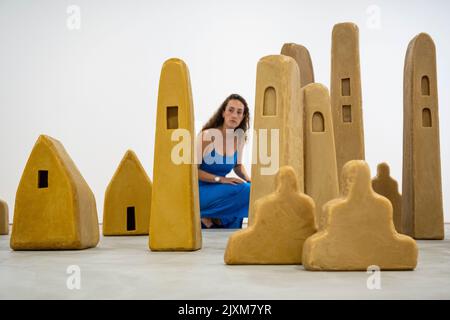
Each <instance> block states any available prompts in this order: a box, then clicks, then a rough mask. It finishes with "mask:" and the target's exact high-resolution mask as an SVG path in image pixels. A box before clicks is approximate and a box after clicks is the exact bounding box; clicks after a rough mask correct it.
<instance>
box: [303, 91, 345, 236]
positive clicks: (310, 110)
mask: <svg viewBox="0 0 450 320" xmlns="http://www.w3.org/2000/svg"><path fill="white" fill-rule="evenodd" d="M302 95H303V97H302V98H303V108H304V110H305V111H304V135H303V138H304V141H303V143H304V153H305V156H304V163H305V168H304V170H305V172H304V174H305V193H306V194H307V195H309V196H310V197H312V198H313V199H314V202H315V204H316V212H315V220H316V226H317V228H318V229H319V230H320V229H322V227H323V225H324V223H325V215H324V214H323V211H322V207H323V205H324V204H325V203H327V202H328V201H329V200H332V199H334V198H337V197H338V196H339V183H338V176H337V165H336V153H335V147H334V134H333V121H332V119H331V110H330V96H329V94H328V89H327V88H326V87H325V86H324V85H322V84H320V83H311V84H308V85H307V86H306V87H304V88H303V89H302Z"/></svg>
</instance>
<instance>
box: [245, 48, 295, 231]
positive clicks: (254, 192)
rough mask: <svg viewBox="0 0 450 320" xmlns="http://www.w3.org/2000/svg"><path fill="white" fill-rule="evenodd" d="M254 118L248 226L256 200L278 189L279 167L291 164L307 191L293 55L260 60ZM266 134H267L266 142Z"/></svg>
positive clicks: (267, 57)
mask: <svg viewBox="0 0 450 320" xmlns="http://www.w3.org/2000/svg"><path fill="white" fill-rule="evenodd" d="M254 119H255V120H254V130H255V134H256V137H254V138H257V139H255V142H254V143H253V144H254V145H253V157H254V158H253V159H252V187H251V191H250V206H249V225H251V224H252V223H253V220H254V219H253V212H254V208H253V207H254V203H255V201H256V200H258V199H259V198H261V197H263V196H266V195H268V194H270V193H272V192H274V191H275V188H276V185H275V176H276V174H277V172H278V168H279V167H281V166H285V165H289V166H291V167H292V168H293V169H294V171H295V172H296V174H297V177H298V182H299V190H300V191H301V192H303V190H304V188H303V179H304V178H303V121H302V119H303V107H302V101H301V99H300V74H299V69H298V65H297V62H295V60H294V59H293V58H291V57H288V56H285V55H272V56H266V57H264V58H262V59H261V60H259V62H258V67H257V75H256V97H255V113H254ZM264 133H265V134H264ZM273 134H275V135H273ZM263 137H267V144H266V143H265V142H266V141H264V139H262V138H263ZM272 140H274V141H272ZM267 153H272V154H270V158H271V159H269V160H270V163H265V162H268V161H264V160H265V159H263V158H262V157H263V156H265V155H267ZM274 153H275V154H274ZM255 157H256V159H255Z"/></svg>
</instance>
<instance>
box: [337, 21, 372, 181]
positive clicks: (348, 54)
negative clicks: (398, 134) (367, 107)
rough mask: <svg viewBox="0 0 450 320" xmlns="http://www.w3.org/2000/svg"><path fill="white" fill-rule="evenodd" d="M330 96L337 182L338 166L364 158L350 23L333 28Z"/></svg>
mask: <svg viewBox="0 0 450 320" xmlns="http://www.w3.org/2000/svg"><path fill="white" fill-rule="evenodd" d="M330 93H331V113H332V115H333V126H334V142H335V144H336V161H337V168H338V178H339V179H341V171H342V167H343V166H344V165H345V164H346V163H347V162H348V161H350V160H364V158H365V157H364V129H363V117H362V97H361V72H360V65H359V31H358V27H357V26H356V25H355V24H353V23H340V24H336V25H335V26H334V28H333V34H332V48H331V86H330ZM341 183H342V182H341Z"/></svg>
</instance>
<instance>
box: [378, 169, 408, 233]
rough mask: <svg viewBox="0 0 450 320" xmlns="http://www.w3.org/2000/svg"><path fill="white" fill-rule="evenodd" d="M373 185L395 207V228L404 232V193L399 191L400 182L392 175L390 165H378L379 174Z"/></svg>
mask: <svg viewBox="0 0 450 320" xmlns="http://www.w3.org/2000/svg"><path fill="white" fill-rule="evenodd" d="M372 187H373V190H375V192H376V193H378V194H380V195H382V196H384V197H386V198H388V199H389V201H390V202H391V204H392V207H393V209H394V214H393V215H394V225H395V230H397V232H399V233H403V232H402V195H401V194H400V193H399V192H398V183H397V181H395V180H394V179H393V178H392V177H391V175H390V169H389V165H388V164H387V163H384V162H383V163H380V164H379V165H378V167H377V176H376V177H375V178H373V179H372Z"/></svg>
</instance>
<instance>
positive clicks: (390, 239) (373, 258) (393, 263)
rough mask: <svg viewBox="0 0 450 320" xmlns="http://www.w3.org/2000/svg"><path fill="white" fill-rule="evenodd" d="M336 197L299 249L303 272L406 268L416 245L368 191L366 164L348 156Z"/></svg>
mask: <svg viewBox="0 0 450 320" xmlns="http://www.w3.org/2000/svg"><path fill="white" fill-rule="evenodd" d="M341 189H342V190H341V197H340V198H337V199H334V200H331V201H329V202H328V203H326V204H325V207H324V210H325V215H326V222H325V227H324V229H323V230H321V231H320V232H318V233H316V234H314V235H313V236H311V237H310V238H308V239H307V240H306V242H305V245H304V248H303V265H304V266H305V268H306V269H307V270H330V271H331V270H342V271H345V270H364V271H366V270H367V268H368V267H369V266H372V265H375V266H378V267H379V268H380V269H381V270H411V269H414V268H415V267H416V265H417V255H418V249H417V245H416V242H415V241H414V240H413V239H412V238H411V237H409V236H406V235H402V234H399V233H397V231H396V230H395V227H394V223H393V218H392V205H391V203H390V201H389V200H388V199H386V198H385V197H383V196H381V195H379V194H377V193H375V192H374V191H373V189H372V184H371V179H370V170H369V166H368V165H367V163H366V162H365V161H362V160H352V161H349V162H347V163H346V164H345V166H344V167H343V169H342V188H341Z"/></svg>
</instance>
